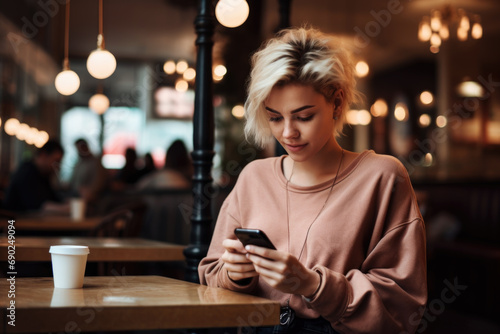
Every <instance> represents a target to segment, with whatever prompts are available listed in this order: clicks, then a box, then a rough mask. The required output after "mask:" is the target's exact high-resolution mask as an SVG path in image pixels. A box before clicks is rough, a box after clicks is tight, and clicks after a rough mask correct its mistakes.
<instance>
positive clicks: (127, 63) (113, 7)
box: [0, 0, 500, 100]
mask: <svg viewBox="0 0 500 334" xmlns="http://www.w3.org/2000/svg"><path fill="white" fill-rule="evenodd" d="M214 2H215V1H214ZM24 3H25V4H28V5H29V6H28V7H30V8H31V13H33V11H34V10H36V9H37V8H38V10H40V9H39V7H37V6H39V4H38V2H37V1H35V0H25V1H24ZM248 3H249V5H250V11H251V15H250V18H249V21H248V22H246V23H245V24H244V25H243V26H241V27H239V28H234V29H228V28H223V27H221V26H218V27H217V28H216V34H215V37H214V39H215V46H214V59H215V61H217V62H223V63H225V64H227V67H228V71H229V73H235V74H234V76H233V78H234V79H235V81H234V82H232V83H231V85H230V86H231V87H232V88H233V90H236V89H237V90H239V91H241V92H243V93H242V94H244V88H243V86H244V80H245V78H246V75H247V73H248V59H249V55H250V54H251V53H252V52H253V51H254V50H255V49H256V48H257V47H258V45H260V43H261V42H262V41H263V40H264V39H265V38H268V37H270V36H272V34H273V33H274V32H275V31H276V29H277V27H278V24H279V14H278V13H279V8H278V7H279V5H278V4H279V1H278V0H265V1H261V0H248ZM290 3H291V13H290V23H291V25H293V26H298V25H303V24H310V25H313V26H315V27H317V28H320V29H321V30H323V31H325V32H328V33H332V34H335V35H338V36H340V37H342V38H343V39H344V40H345V41H346V42H347V43H350V45H351V46H353V51H354V53H355V55H356V56H357V57H359V58H360V59H361V58H362V59H365V60H366V61H367V62H368V63H369V64H370V66H371V70H372V73H373V72H377V71H381V70H384V69H386V68H390V67H394V66H397V65H398V64H401V63H405V62H410V61H413V60H415V59H428V60H433V59H435V60H439V57H443V55H440V54H438V55H434V54H432V53H431V52H430V51H429V48H428V44H427V43H422V42H420V41H418V39H417V29H418V24H419V21H420V19H421V18H422V16H423V15H429V14H430V11H431V9H433V8H442V7H443V6H445V5H447V4H451V5H452V6H453V7H455V8H463V9H465V10H466V11H468V12H471V13H475V14H479V15H481V20H482V25H483V30H484V36H483V39H481V40H479V41H467V42H460V43H459V42H457V41H453V40H451V41H449V44H450V45H454V47H453V48H451V50H452V54H450V55H449V57H452V58H460V59H463V61H466V62H473V63H477V64H481V65H480V66H479V65H478V66H476V67H486V68H488V71H491V69H494V70H498V67H499V66H498V65H497V63H498V59H500V43H498V42H499V41H500V20H498V17H500V2H499V1H498V0H453V1H451V0H448V1H445V0H411V1H410V0H336V1H332V0H291V1H290ZM196 4H197V1H196V0H184V1H183V0H142V1H138V0H105V1H104V36H105V39H106V48H107V49H108V50H110V51H111V52H112V53H113V54H114V55H115V56H116V58H117V62H118V67H117V71H116V73H115V74H113V76H111V77H110V78H109V79H106V82H105V84H106V85H108V86H123V87H125V86H127V85H129V84H131V85H134V81H136V80H137V78H138V73H137V69H136V66H135V65H134V64H138V63H143V62H149V63H161V62H163V61H165V60H167V59H181V58H183V59H186V60H188V61H189V62H190V63H191V64H193V65H194V63H195V57H196V48H195V39H196V34H195V31H194V25H193V22H194V19H195V17H196V13H197V7H196ZM4 6H5V4H4ZM20 10H21V9H18V10H17V11H20ZM63 13H64V11H63V10H62V8H61V10H60V11H59V13H58V14H56V15H53V17H52V19H53V20H58V25H57V27H58V30H59V32H62V31H63V30H62V29H63V23H64V16H63ZM17 15H18V17H20V16H21V15H22V13H17ZM1 22H2V20H0V23H1ZM14 23H16V22H14ZM18 23H19V22H18ZM4 25H5V24H4ZM1 26H2V25H0V29H1V28H2V27H1ZM18 26H19V24H18ZM5 29H6V28H5V27H4V28H3V30H5ZM97 34H98V1H97V0H93V1H89V0H73V1H71V18H70V44H69V55H70V63H71V67H72V68H74V69H75V71H77V73H79V74H80V76H81V79H82V86H81V89H80V91H81V92H82V93H85V92H87V93H90V92H92V91H95V87H96V86H97V84H98V83H97V82H96V81H97V80H95V79H94V80H92V78H91V77H90V76H89V75H88V73H83V72H85V66H84V63H85V59H86V57H87V56H88V54H89V53H90V51H91V50H93V49H95V48H96V41H97ZM60 38H62V34H60ZM4 42H5V41H4ZM55 44H57V45H58V47H55V49H56V50H59V53H58V54H56V55H55V57H54V58H56V59H55V64H56V66H55V68H56V72H55V73H52V75H54V76H55V74H57V68H60V67H59V64H60V63H61V60H62V57H63V54H62V44H61V42H59V43H55ZM49 54H50V52H49ZM52 54H54V52H52ZM455 60H456V59H455ZM44 68H45V69H48V68H50V66H45V67H44ZM52 72H54V70H52ZM499 72H500V71H499ZM236 73H238V74H236ZM228 76H229V77H231V75H229V74H228ZM128 89H129V90H130V87H129V88H128ZM238 95H240V94H238ZM75 98H76V97H75ZM83 100H84V99H83Z"/></svg>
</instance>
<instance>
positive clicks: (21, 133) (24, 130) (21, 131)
mask: <svg viewBox="0 0 500 334" xmlns="http://www.w3.org/2000/svg"><path fill="white" fill-rule="evenodd" d="M29 131H30V126H29V125H28V124H26V123H21V124H20V125H19V128H18V129H17V132H16V138H17V139H19V140H25V139H26V136H27V135H28V132H29Z"/></svg>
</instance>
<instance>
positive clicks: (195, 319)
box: [0, 276, 280, 333]
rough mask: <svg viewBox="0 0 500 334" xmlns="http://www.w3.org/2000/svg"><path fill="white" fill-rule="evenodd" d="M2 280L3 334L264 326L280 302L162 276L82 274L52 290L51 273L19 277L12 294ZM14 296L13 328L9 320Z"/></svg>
mask: <svg viewBox="0 0 500 334" xmlns="http://www.w3.org/2000/svg"><path fill="white" fill-rule="evenodd" d="M9 288H10V285H9V282H8V281H7V280H5V279H2V280H1V281H0V293H1V295H2V298H0V307H1V310H2V313H3V314H2V315H1V319H0V328H1V329H2V330H3V333H26V332H37V333H41V332H45V333H46V332H63V333H64V332H80V331H82V332H85V331H111V330H150V329H174V328H212V327H240V326H249V325H251V326H266V325H275V324H278V323H279V312H280V305H279V303H278V302H274V301H270V300H267V299H263V298H258V297H254V296H250V295H245V294H240V293H236V292H232V291H229V290H225V289H220V288H209V287H207V286H204V285H199V284H194V283H189V282H185V281H179V280H175V279H171V278H166V277H160V276H105V277H99V276H94V277H86V278H85V281H84V286H83V289H54V287H53V281H52V278H17V279H16V281H15V291H16V293H15V294H16V296H15V299H14V298H12V299H9V298H6V296H7V295H8V290H9ZM10 300H15V327H13V326H11V325H9V324H8V322H9V321H11V319H9V318H8V317H7V315H8V314H9V313H8V312H10V311H9V310H7V307H8V305H9V302H10Z"/></svg>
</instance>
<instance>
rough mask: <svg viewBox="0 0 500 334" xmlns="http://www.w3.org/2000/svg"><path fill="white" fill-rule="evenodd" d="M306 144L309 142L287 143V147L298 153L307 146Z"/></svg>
mask: <svg viewBox="0 0 500 334" xmlns="http://www.w3.org/2000/svg"><path fill="white" fill-rule="evenodd" d="M306 145H307V144H302V145H291V144H285V147H286V148H287V150H288V151H291V152H294V153H296V152H299V151H300V150H302V149H303V148H304V147H306Z"/></svg>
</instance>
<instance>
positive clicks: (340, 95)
mask: <svg viewBox="0 0 500 334" xmlns="http://www.w3.org/2000/svg"><path fill="white" fill-rule="evenodd" d="M343 102H344V91H343V90H342V89H337V91H336V92H335V94H334V95H333V107H334V109H333V110H338V109H339V108H340V107H342V104H343Z"/></svg>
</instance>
